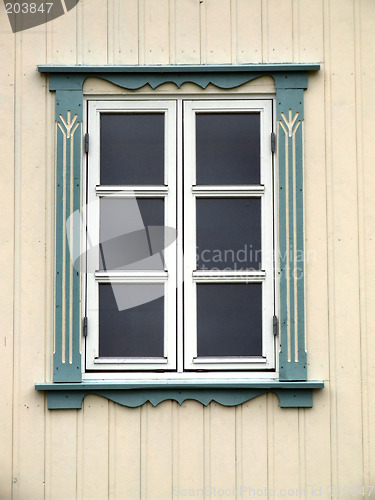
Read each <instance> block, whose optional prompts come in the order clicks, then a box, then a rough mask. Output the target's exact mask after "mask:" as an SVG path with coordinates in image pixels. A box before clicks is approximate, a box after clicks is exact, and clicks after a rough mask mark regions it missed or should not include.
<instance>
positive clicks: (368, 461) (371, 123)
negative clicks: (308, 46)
mask: <svg viewBox="0 0 375 500" xmlns="http://www.w3.org/2000/svg"><path fill="white" fill-rule="evenodd" d="M354 7H355V33H356V40H355V46H356V54H355V58H356V98H357V118H356V123H357V157H358V225H359V227H358V229H359V279H360V321H361V365H362V367H361V372H362V426H363V460H364V463H363V469H364V484H365V485H366V486H368V485H371V484H375V432H374V422H375V386H374V384H373V383H372V381H373V380H375V364H374V363H373V353H374V352H375V337H374V335H373V327H372V325H375V310H374V307H373V304H374V303H375V287H374V283H375V262H374V259H373V255H375V239H374V238H373V235H374V234H375V205H374V201H373V196H374V195H373V193H374V189H375V178H374V170H373V149H374V148H373V130H374V127H375V101H374V99H373V82H374V81H375V65H374V60H375V59H374V54H375V39H374V37H373V29H372V27H373V26H374V22H375V11H374V8H373V5H372V4H371V2H368V1H365V0H362V1H360V2H356V3H355V4H354Z"/></svg>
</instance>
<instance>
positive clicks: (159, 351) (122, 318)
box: [99, 283, 164, 357]
mask: <svg viewBox="0 0 375 500" xmlns="http://www.w3.org/2000/svg"><path fill="white" fill-rule="evenodd" d="M163 293H164V285H163V284H128V283H125V284H124V283H121V284H116V283H111V284H100V285H99V356H101V357H162V356H163V350H164V296H163Z"/></svg>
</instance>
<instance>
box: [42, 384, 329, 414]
mask: <svg viewBox="0 0 375 500" xmlns="http://www.w3.org/2000/svg"><path fill="white" fill-rule="evenodd" d="M323 387H324V382H323V381H322V380H311V381H304V382H280V381H278V380H256V381H251V382H249V381H241V380H236V381H229V382H223V381H219V380H217V381H209V382H207V381H205V380H202V381H194V382H192V381H191V380H189V379H186V380H178V381H176V380H153V381H149V380H147V381H141V380H139V381H128V382H118V381H115V382H112V381H108V382H106V381H98V382H97V381H92V382H91V381H90V382H80V383H48V382H46V383H40V384H35V389H36V390H37V391H45V392H46V393H47V404H48V409H49V410H59V409H74V408H75V409H80V408H82V401H83V398H84V397H85V396H86V395H88V394H94V395H96V396H102V397H104V398H107V399H109V400H111V401H114V402H115V403H118V404H120V405H122V406H128V407H131V408H135V407H138V406H141V405H143V404H144V403H146V402H147V401H149V402H150V403H151V404H152V405H153V406H156V405H158V404H159V403H161V402H162V401H166V400H173V401H177V402H178V403H179V404H180V405H181V404H182V403H183V402H184V401H186V400H188V399H192V400H195V401H198V402H200V403H202V404H203V405H205V406H207V405H208V404H209V403H210V402H211V401H216V402H217V403H219V404H221V405H224V406H236V405H238V404H241V403H245V402H246V401H249V400H250V399H253V398H255V397H257V396H260V395H262V394H266V393H268V392H273V393H275V394H277V396H278V398H279V401H280V407H281V408H312V406H313V401H312V391H313V389H322V388H323Z"/></svg>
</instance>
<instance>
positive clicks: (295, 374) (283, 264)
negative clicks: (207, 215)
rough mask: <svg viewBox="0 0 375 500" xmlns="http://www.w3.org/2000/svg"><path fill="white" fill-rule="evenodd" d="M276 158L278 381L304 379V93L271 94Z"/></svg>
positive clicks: (281, 91) (279, 90)
mask: <svg viewBox="0 0 375 500" xmlns="http://www.w3.org/2000/svg"><path fill="white" fill-rule="evenodd" d="M276 114H277V136H278V156H279V251H280V255H279V262H280V267H279V270H280V337H281V338H280V355H279V376H280V380H306V379H307V359H306V349H305V311H304V227H303V225H304V221H303V128H304V115H303V90H302V89H301V88H300V89H298V88H296V89H278V91H277V93H276Z"/></svg>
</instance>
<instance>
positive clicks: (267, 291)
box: [184, 99, 276, 371]
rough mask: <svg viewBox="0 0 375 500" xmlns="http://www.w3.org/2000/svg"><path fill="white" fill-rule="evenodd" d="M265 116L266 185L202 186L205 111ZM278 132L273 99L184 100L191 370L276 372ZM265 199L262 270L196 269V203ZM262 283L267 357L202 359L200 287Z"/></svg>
mask: <svg viewBox="0 0 375 500" xmlns="http://www.w3.org/2000/svg"><path fill="white" fill-rule="evenodd" d="M205 111H206V112H207V111H209V112H220V113H223V112H255V113H260V117H261V120H260V127H261V130H260V138H261V150H260V159H261V162H260V184H259V185H241V186H229V185H227V186H225V185H224V186H223V185H219V186H202V185H199V186H197V185H196V168H195V164H196V144H195V137H196V128H195V123H196V122H195V116H196V113H199V112H205ZM271 132H272V101H271V100H270V99H269V100H250V99H248V100H228V99H226V100H209V101H208V100H207V101H203V100H185V101H184V145H185V149H184V152H185V157H184V166H185V169H184V203H185V213H184V242H185V255H184V276H185V282H184V286H185V294H184V297H185V304H184V312H185V325H184V326H185V328H184V334H185V339H184V340H185V342H184V347H185V351H184V352H185V356H184V366H185V369H186V370H198V369H199V370H210V371H214V370H224V369H225V370H267V369H275V362H276V360H275V339H274V336H273V334H272V319H273V315H274V311H275V306H274V296H275V294H274V251H273V248H274V241H273V239H274V228H273V219H274V208H273V188H272V186H273V164H272V152H271V148H270V143H269V142H268V138H270V137H271ZM202 197H204V198H207V197H210V198H222V197H227V198H245V197H246V198H248V197H256V198H260V199H261V214H262V215H261V228H262V232H261V249H262V270H260V271H250V272H249V271H222V270H219V271H197V270H196V248H197V236H196V233H197V231H196V227H195V226H196V224H195V221H196V200H197V199H198V198H202ZM233 282H235V283H247V282H254V283H262V356H259V357H250V356H249V357H245V356H241V357H224V356H223V357H221V356H220V357H217V358H214V357H210V358H204V357H198V356H197V283H233Z"/></svg>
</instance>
